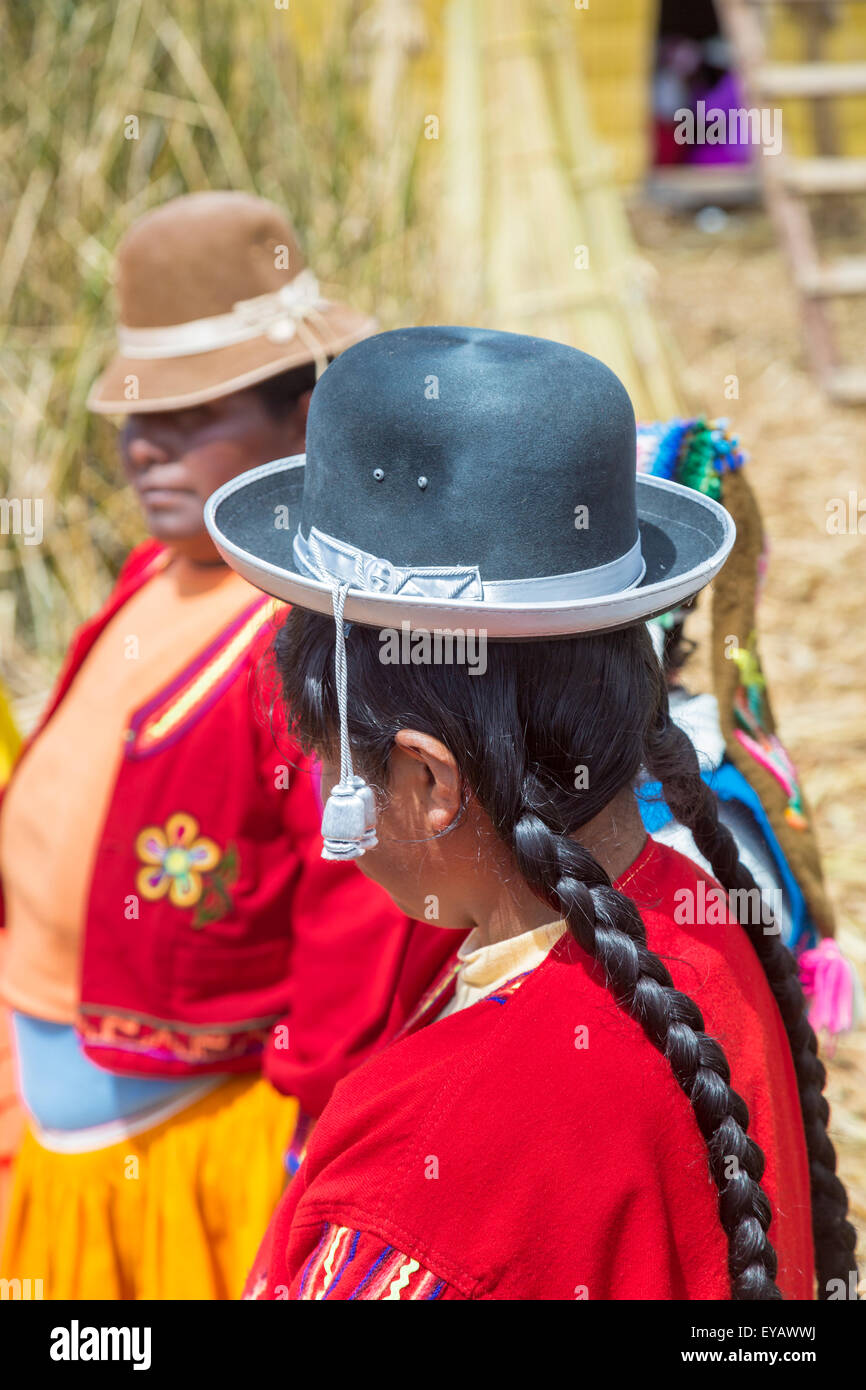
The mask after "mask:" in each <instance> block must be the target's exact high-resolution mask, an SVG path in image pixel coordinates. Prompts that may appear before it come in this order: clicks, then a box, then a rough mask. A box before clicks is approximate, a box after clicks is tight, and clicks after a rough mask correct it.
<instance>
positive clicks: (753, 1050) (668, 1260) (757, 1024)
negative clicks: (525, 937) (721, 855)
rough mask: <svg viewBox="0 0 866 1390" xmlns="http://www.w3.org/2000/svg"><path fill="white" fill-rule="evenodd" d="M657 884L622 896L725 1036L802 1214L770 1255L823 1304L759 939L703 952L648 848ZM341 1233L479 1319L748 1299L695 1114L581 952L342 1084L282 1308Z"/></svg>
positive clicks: (564, 951) (308, 1171) (772, 1188)
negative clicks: (439, 1284)
mask: <svg viewBox="0 0 866 1390" xmlns="http://www.w3.org/2000/svg"><path fill="white" fill-rule="evenodd" d="M639 864H640V870H639V872H638V873H637V874H636V875H635V878H634V880H633V881H632V882H631V883H626V884H624V885H623V886H624V891H627V892H630V893H631V894H632V895H633V896H634V897H635V900H636V901H639V905H640V906H641V910H642V912H643V914H644V916H645V920H646V922H647V930H648V935H649V937H650V943H651V945H652V946H653V948H654V949H655V950H656V951H657V952H659V953H660V954H662V955H664V956H665V957H666V959H667V960H668V964H669V966H670V968H671V970H672V973H673V974H674V977H675V981H676V983H677V984H678V985H679V987H680V988H684V989H687V990H688V992H689V993H690V994H691V995H692V997H694V998H696V999H697V1001H698V1003H699V1004H700V1006H701V1008H702V1009H703V1010H704V1014H705V1017H706V1019H707V1023H708V1028H710V1029H711V1030H712V1029H715V1031H716V1032H724V1033H725V1034H726V1035H727V1037H726V1041H725V1046H726V1049H727V1050H728V1056H729V1059H730V1060H731V1064H732V1069H733V1073H734V1085H735V1087H736V1088H737V1089H738V1090H739V1091H740V1092H741V1094H743V1095H744V1096H745V1098H746V1100H747V1102H748V1103H749V1104H750V1106H753V1107H754V1113H753V1123H752V1133H753V1135H754V1137H755V1138H756V1139H757V1141H758V1143H760V1144H761V1146H762V1148H763V1149H764V1152H765V1154H766V1155H767V1158H768V1174H767V1180H766V1183H765V1186H766V1188H767V1190H768V1193H769V1195H770V1198H771V1201H773V1202H774V1203H775V1202H776V1199H777V1197H780V1200H779V1201H778V1207H779V1210H780V1211H783V1212H784V1213H785V1217H784V1223H783V1224H784V1229H782V1226H780V1227H779V1230H778V1231H776V1230H775V1229H774V1231H773V1232H772V1233H771V1234H772V1235H773V1237H774V1239H775V1240H776V1244H777V1248H779V1249H780V1253H781V1254H782V1266H783V1272H782V1275H781V1276H780V1279H781V1282H782V1284H783V1288H784V1291H785V1292H786V1293H788V1294H789V1296H799V1297H809V1296H811V1240H810V1234H809V1205H808V1181H807V1176H806V1167H805V1149H804V1144H803V1138H802V1126H801V1124H800V1121H799V1114H798V1111H797V1100H796V1090H795V1087H794V1082H793V1070H792V1068H791V1064H790V1056H787V1066H786V1064H785V1063H786V1056H785V1054H786V1053H787V1042H786V1040H785V1038H784V1034H783V1033H781V1032H780V1029H781V1022H780V1020H779V1019H778V1014H777V1011H776V1007H775V1004H774V1002H773V1000H772V997H771V996H770V993H769V990H768V988H767V986H766V982H765V981H764V979H763V974H762V972H761V970H760V966H759V964H758V962H757V959H756V958H755V956H754V952H753V951H752V948H751V946H750V945H749V943H748V941H747V939H746V937H745V934H744V933H743V931H742V928H740V927H739V926H737V925H736V924H726V925H725V926H724V927H720V928H717V929H715V930H716V936H715V937H707V938H706V939H704V938H703V937H702V933H701V930H698V929H695V930H694V931H693V930H692V929H690V928H689V927H687V926H683V927H680V926H678V925H677V924H676V923H675V922H674V921H673V911H674V901H673V895H674V892H675V891H676V890H677V889H680V888H682V887H687V888H689V889H690V890H691V891H697V881H698V871H697V870H695V868H694V866H693V865H692V864H691V863H690V861H688V860H684V859H682V858H681V857H680V856H679V855H676V854H674V853H673V852H672V851H669V850H667V849H665V848H663V847H660V846H654V845H652V844H650V846H649V847H648V849H647V851H645V852H644V854H643V855H642V856H641V861H639ZM704 935H705V934H704ZM783 1049H784V1050H783ZM774 1087H778V1088H779V1089H780V1091H781V1096H780V1097H774V1096H773V1095H772V1091H773V1088H774ZM783 1156H784V1157H783ZM327 1223H330V1224H331V1225H333V1226H334V1227H335V1228H337V1229H353V1230H355V1231H362V1232H365V1233H369V1234H371V1235H373V1236H375V1237H377V1238H378V1239H379V1240H381V1241H382V1243H383V1248H387V1249H394V1250H396V1251H398V1252H401V1254H402V1255H403V1256H405V1257H406V1258H407V1259H409V1260H414V1261H417V1262H418V1265H419V1266H420V1268H421V1269H422V1270H425V1271H429V1272H430V1273H431V1274H432V1275H433V1276H435V1278H436V1279H437V1280H442V1281H445V1283H446V1284H447V1286H448V1288H449V1289H450V1290H452V1291H453V1292H454V1293H455V1294H456V1295H457V1296H459V1297H464V1298H496V1299H549V1298H557V1299H558V1298H562V1299H566V1298H567V1299H574V1298H579V1297H585V1298H593V1299H599V1298H601V1299H614V1298H615V1299H631V1298H640V1299H652V1298H661V1299H679V1298H685V1299H725V1298H728V1297H729V1282H728V1275H727V1242H726V1238H725V1235H724V1232H723V1230H722V1227H721V1223H720V1221H719V1217H718V1201H717V1193H716V1189H715V1185H714V1184H713V1182H712V1179H711V1177H710V1174H709V1168H708V1162H707V1150H706V1143H705V1141H704V1139H703V1137H702V1136H701V1134H700V1131H699V1129H698V1126H697V1123H696V1120H695V1117H694V1113H693V1111H692V1108H691V1105H690V1103H689V1101H688V1099H687V1097H686V1096H685V1095H684V1094H683V1092H682V1091H681V1090H680V1088H679V1087H678V1085H677V1083H676V1081H675V1079H674V1077H673V1073H672V1072H671V1069H670V1067H669V1065H668V1063H667V1061H666V1060H665V1059H664V1058H663V1057H662V1056H661V1055H660V1054H659V1053H658V1052H657V1051H656V1049H655V1048H654V1047H653V1046H652V1044H651V1043H650V1042H649V1041H648V1039H647V1038H646V1037H645V1035H644V1034H643V1032H642V1030H641V1029H640V1027H639V1026H638V1025H637V1024H636V1023H635V1022H634V1021H633V1020H632V1019H630V1018H629V1017H628V1016H627V1015H626V1014H625V1013H624V1012H623V1011H622V1010H621V1009H619V1008H618V1007H617V1005H616V1003H615V1001H614V1000H613V998H612V996H611V994H610V992H609V991H608V990H607V988H606V987H605V985H604V983H603V981H602V979H601V978H600V975H599V972H598V969H597V967H596V966H595V965H594V964H593V962H591V961H590V960H589V958H588V957H586V956H585V954H584V953H583V952H582V951H581V950H580V948H579V947H578V946H577V945H576V944H575V943H574V942H573V940H572V939H571V938H570V937H565V938H563V939H562V941H561V942H560V943H559V944H558V946H557V947H556V948H555V949H554V950H553V951H552V952H551V953H550V955H549V956H548V957H547V959H546V960H545V961H544V963H543V964H542V965H541V966H540V967H539V968H538V969H537V970H536V971H534V972H533V973H532V974H530V975H529V976H528V977H526V978H525V980H524V981H523V983H522V984H521V985H520V986H519V988H517V989H515V990H514V991H513V992H511V993H507V994H506V995H505V996H504V997H502V998H500V997H499V996H496V997H492V998H489V999H486V1000H482V1001H480V1002H478V1003H476V1004H475V1005H473V1006H472V1007H471V1008H469V1009H466V1010H464V1011H463V1012H461V1013H459V1014H455V1015H452V1016H449V1017H447V1018H445V1019H442V1020H441V1021H439V1022H437V1023H433V1024H430V1025H429V1026H428V1027H426V1028H424V1029H422V1030H421V1031H419V1032H418V1033H416V1034H414V1035H411V1036H409V1037H406V1038H404V1039H402V1040H400V1041H398V1042H396V1043H394V1044H392V1045H391V1046H390V1047H389V1048H388V1049H386V1051H385V1052H384V1053H382V1054H381V1055H379V1056H378V1057H375V1058H374V1059H373V1060H371V1061H370V1062H368V1063H367V1064H366V1065H365V1066H364V1067H362V1068H361V1069H360V1070H359V1071H358V1072H356V1073H355V1074H354V1075H352V1076H351V1077H349V1078H347V1080H345V1081H344V1082H342V1083H341V1084H340V1086H339V1087H338V1088H337V1090H336V1092H335V1094H334V1097H333V1099H332V1101H331V1103H330V1105H329V1106H328V1107H327V1109H326V1110H325V1113H324V1115H323V1116H322V1119H321V1121H320V1122H319V1126H318V1128H317V1130H316V1132H315V1134H314V1136H313V1139H312V1142H311V1144H310V1149H309V1153H308V1156H307V1160H306V1163H305V1165H304V1168H303V1169H302V1172H301V1174H300V1175H299V1180H297V1181H296V1183H295V1184H293V1188H292V1189H290V1191H289V1193H288V1194H287V1197H286V1200H285V1201H284V1204H283V1207H282V1209H281V1211H280V1212H279V1213H278V1217H277V1220H276V1222H275V1224H274V1227H273V1230H272V1238H271V1242H270V1246H269V1248H270V1250H271V1252H272V1254H271V1255H270V1257H269V1260H268V1264H269V1269H268V1283H269V1286H270V1288H271V1289H273V1288H275V1287H277V1286H282V1285H285V1286H291V1285H292V1283H293V1280H297V1279H298V1276H299V1272H300V1271H302V1270H303V1269H304V1268H305V1266H306V1265H307V1263H308V1262H309V1261H310V1259H312V1257H313V1255H314V1253H315V1251H316V1249H317V1246H318V1244H319V1242H320V1240H321V1239H322V1234H321V1233H322V1230H323V1225H324V1224H327Z"/></svg>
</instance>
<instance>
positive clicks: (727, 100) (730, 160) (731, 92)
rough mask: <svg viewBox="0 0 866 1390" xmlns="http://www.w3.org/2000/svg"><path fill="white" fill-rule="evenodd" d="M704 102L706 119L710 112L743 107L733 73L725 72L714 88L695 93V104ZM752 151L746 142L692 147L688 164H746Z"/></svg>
mask: <svg viewBox="0 0 866 1390" xmlns="http://www.w3.org/2000/svg"><path fill="white" fill-rule="evenodd" d="M698 101H705V102H706V111H707V118H708V119H709V114H710V112H711V111H731V110H734V111H736V110H737V109H739V108H741V107H742V106H743V92H742V89H741V87H740V83H739V81H738V79H737V74H736V73H735V72H726V73H725V75H724V77H722V78H721V79H720V80H719V81H718V82H717V83H716V85H715V86H714V87H710V88H709V90H708V91H706V92H696V93H695V103H697V102H698ZM751 157H752V150H751V147H750V145H749V144H748V142H747V141H740V140H738V141H735V142H734V143H733V144H726V145H694V146H693V147H692V150H691V157H690V159H689V163H690V164H748V162H749V160H750V159H751Z"/></svg>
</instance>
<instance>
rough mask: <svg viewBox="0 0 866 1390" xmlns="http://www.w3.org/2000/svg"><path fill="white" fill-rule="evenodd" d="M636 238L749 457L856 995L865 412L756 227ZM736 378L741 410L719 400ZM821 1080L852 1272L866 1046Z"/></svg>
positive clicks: (863, 1150)
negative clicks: (813, 351)
mask: <svg viewBox="0 0 866 1390" xmlns="http://www.w3.org/2000/svg"><path fill="white" fill-rule="evenodd" d="M634 225H635V230H636V231H637V233H638V236H639V238H640V240H641V243H642V246H643V248H644V251H645V253H646V255H647V257H648V259H649V260H650V261H651V262H652V264H653V266H654V267H655V270H656V272H657V282H656V294H657V306H658V309H659V312H660V314H661V316H662V319H663V321H664V323H665V324H666V327H667V329H668V331H669V333H670V335H671V339H672V340H673V345H674V348H675V351H676V352H677V353H678V355H679V356H680V358H681V359H682V380H683V384H684V386H685V387H686V389H687V391H688V393H689V397H690V400H691V402H692V404H693V405H694V406H695V407H696V409H698V410H706V411H707V412H709V413H710V414H713V415H722V416H727V417H728V418H729V419H730V421H731V424H732V427H733V428H734V430H735V431H736V432H737V433H738V434H739V436H740V439H741V441H742V442H743V443H744V445H745V446H746V448H747V450H748V453H749V455H750V462H749V464H748V467H749V470H750V476H751V478H752V482H753V486H754V487H755V489H756V491H757V493H758V496H759V498H760V501H761V505H762V508H763V512H764V519H765V524H766V528H767V531H768V533H769V536H770V543H771V549H770V567H769V573H768V576H767V583H766V589H765V592H764V597H763V600H762V604H761V608H760V610H759V622H760V637H761V652H762V658H763V663H764V667H765V669H766V671H767V674H768V678H769V683H770V691H771V694H772V699H773V703H774V708H775V712H776V717H777V720H778V722H779V726H780V730H781V733H782V737H783V738H784V740H785V742H786V744H787V746H788V748H789V750H790V752H791V754H792V756H793V758H794V761H795V763H796V765H797V767H798V769H799V771H800V773H801V776H802V780H803V782H804V785H805V788H806V792H807V795H808V796H809V798H810V800H811V803H812V806H813V808H814V810H815V812H816V815H817V819H818V829H819V834H820V841H821V846H822V850H823V855H824V863H825V872H826V874H827V877H828V880H829V883H830V888H831V892H832V897H833V901H834V904H835V906H836V910H837V914H838V923H839V939H840V942H841V944H842V947H843V949H844V950H845V951H846V953H847V954H848V955H849V957H851V958H853V959H854V960H855V961H856V962H857V963H858V966H859V969H860V974H861V978H863V980H864V982H866V894H864V855H863V836H864V813H866V697H864V690H866V630H864V629H866V621H864V620H866V407H864V408H861V409H851V408H845V407H841V406H834V405H831V404H830V403H829V402H828V401H827V400H826V398H825V397H824V396H823V395H822V393H821V391H820V390H819V389H818V387H817V385H816V384H815V382H814V380H813V379H812V377H811V376H810V375H809V373H808V371H807V369H806V365H805V360H804V353H803V346H802V344H803V338H802V334H801V331H800V324H799V321H798V317H797V308H796V301H795V299H794V296H793V293H792V291H791V287H790V282H789V277H788V273H787V269H786V265H785V261H784V258H783V257H782V255H781V254H780V252H779V249H778V247H777V245H776V243H775V241H774V239H773V236H772V233H771V230H770V226H769V223H768V221H767V219H766V218H765V217H764V216H763V215H762V214H760V213H750V214H745V213H743V214H739V215H737V216H733V217H732V218H731V219H730V220H729V222H728V223H727V225H726V227H725V228H724V229H723V230H722V231H721V232H719V233H718V234H715V235H708V234H706V233H704V232H702V231H700V230H699V228H698V227H697V226H695V224H694V223H693V222H692V221H691V220H690V219H686V218H683V217H674V216H672V215H670V214H666V213H661V212H655V211H648V210H647V209H646V208H642V209H641V211H640V216H639V217H635V218H634ZM851 230H852V231H853V230H854V229H851ZM849 254H850V252H849ZM861 323H863V320H862V319H861ZM841 329H842V341H843V344H844V347H845V349H846V351H847V353H848V355H849V360H851V361H858V360H859V361H862V359H863V356H864V346H866V325H864V328H863V329H861V331H860V332H859V334H858V331H857V325H856V320H854V319H853V318H852V319H851V321H849V322H847V323H843V324H842V325H841ZM731 376H735V377H736V378H737V388H738V390H739V398H738V399H726V397H725V388H726V381H727V379H728V378H729V377H731ZM851 492H854V493H855V494H856V495H857V498H858V499H859V500H860V501H861V502H862V506H863V518H862V521H861V523H860V525H861V528H862V532H863V534H857V533H855V534H842V535H839V534H834V533H832V532H830V531H828V528H827V523H828V519H829V517H830V515H831V511H830V510H828V508H832V504H833V500H834V499H844V500H845V501H846V503H847V501H848V497H849V493H851ZM856 524H857V523H856V519H855V520H854V522H853V526H854V527H856ZM829 1074H830V1080H829V1091H828V1093H829V1096H830V1101H831V1105H832V1110H833V1120H832V1125H833V1129H832V1132H833V1138H834V1140H835V1142H836V1147H837V1150H838V1153H839V1161H840V1169H841V1173H842V1176H843V1178H844V1180H845V1182H846V1184H847V1186H848V1190H849V1194H850V1197H851V1205H852V1210H853V1213H854V1218H855V1224H857V1225H858V1226H859V1228H860V1230H861V1232H862V1233H863V1234H861V1244H860V1250H861V1263H862V1259H863V1253H862V1252H863V1251H864V1249H866V1031H863V1030H861V1031H860V1032H859V1033H858V1034H856V1035H854V1036H853V1037H852V1038H850V1039H848V1040H846V1041H843V1042H842V1043H841V1044H840V1045H839V1046H838V1048H837V1049H836V1053H835V1056H834V1057H833V1058H832V1060H831V1061H830V1062H829Z"/></svg>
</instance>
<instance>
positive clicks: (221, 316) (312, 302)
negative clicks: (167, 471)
mask: <svg viewBox="0 0 866 1390" xmlns="http://www.w3.org/2000/svg"><path fill="white" fill-rule="evenodd" d="M115 278H116V286H117V294H118V299H119V319H120V322H119V324H118V351H117V353H116V355H115V356H114V358H113V359H112V361H111V362H110V363H109V365H108V367H107V368H106V370H105V371H104V372H103V374H102V376H101V377H100V378H99V380H98V381H97V382H96V384H95V385H94V387H93V389H92V391H91V393H90V396H89V398H88V402H87V404H88V406H89V408H90V409H91V410H95V411H98V412H99V413H100V414H103V415H126V414H128V413H130V412H135V413H138V412H146V411H157V410H180V409H182V408H183V407H185V406H192V405H201V404H202V403H203V402H205V401H211V400H215V399H217V397H219V396H226V395H228V394H229V393H230V392H232V391H241V390H243V389H244V387H247V386H253V385H255V383H256V382H259V381H265V380H266V379H267V378H268V377H272V376H276V375H277V374H278V373H280V372H284V371H288V370H289V369H290V368H291V367H300V366H303V365H304V364H305V363H308V362H316V363H318V364H319V365H320V366H321V367H323V366H324V365H325V362H326V361H327V359H328V358H329V357H335V356H337V355H338V354H339V353H341V352H342V351H343V349H344V348H347V347H350V346H351V344H352V343H356V342H358V341H359V340H360V339H361V338H366V337H368V336H369V334H371V333H374V332H375V331H376V321H375V319H372V318H370V317H368V316H367V315H366V314H361V313H359V312H357V310H355V309H350V308H348V307H347V306H346V305H344V304H338V303H335V302H333V301H330V300H326V299H323V298H322V297H321V295H320V292H319V287H318V284H317V281H316V278H315V276H314V275H313V273H312V271H311V270H309V269H308V268H307V266H306V264H305V262H304V257H303V255H302V254H301V251H300V248H299V246H298V243H297V240H296V238H295V233H294V230H293V228H292V226H291V223H289V222H288V220H287V219H286V218H285V216H284V215H283V214H282V213H281V212H280V210H279V208H276V207H275V206H274V205H273V204H272V203H268V202H265V201H264V200H263V199H262V198H254V197H252V196H251V195H250V194H247V193H229V192H212V193H191V194H188V195H186V196H185V197H182V198H175V199H173V200H172V201H171V202H169V203H166V204H165V205H164V206H163V207H160V208H156V209H155V210H154V211H152V212H149V213H146V214H145V215H144V217H141V218H140V219H139V220H138V221H137V222H136V223H135V224H134V225H133V226H132V227H131V228H130V230H129V231H128V232H127V234H126V236H125V237H124V238H123V240H122V241H121V243H120V247H119V248H118V252H117V262H116V272H115Z"/></svg>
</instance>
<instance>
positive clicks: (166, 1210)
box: [0, 1077, 298, 1299]
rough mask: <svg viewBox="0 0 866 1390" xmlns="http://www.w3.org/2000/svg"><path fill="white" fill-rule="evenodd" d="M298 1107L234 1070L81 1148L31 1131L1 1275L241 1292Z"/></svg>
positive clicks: (91, 1288) (146, 1289)
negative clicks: (140, 1122) (184, 1103)
mask: <svg viewBox="0 0 866 1390" xmlns="http://www.w3.org/2000/svg"><path fill="white" fill-rule="evenodd" d="M297 1114H298V1104H297V1101H296V1100H293V1099H289V1098H287V1097H286V1096H280V1095H278V1093H277V1092H276V1091H275V1090H274V1089H273V1087H272V1086H271V1085H270V1084H269V1083H268V1082H267V1081H264V1080H262V1079H261V1078H260V1077H252V1078H251V1077H238V1078H235V1079H233V1080H231V1081H227V1082H225V1083H224V1084H223V1085H221V1086H219V1087H217V1088H216V1089H215V1090H213V1091H211V1092H209V1093H208V1094H207V1095H206V1096H204V1097H202V1098H201V1099H200V1100H198V1101H195V1102H193V1104H191V1105H190V1106H189V1107H188V1108H187V1109H186V1110H182V1111H181V1112H180V1114H178V1115H174V1116H172V1117H171V1118H169V1119H167V1120H164V1121H163V1122H162V1123H161V1124H157V1125H154V1127H153V1128H152V1129H148V1130H145V1131H144V1132H143V1133H141V1134H136V1135H133V1136H132V1137H128V1138H125V1139H123V1140H122V1141H121V1142H120V1143H118V1144H112V1145H111V1146H110V1147H108V1148H105V1149H98V1150H96V1151H93V1152H90V1153H81V1154H77V1153H73V1154H68V1153H54V1152H51V1151H49V1150H48V1149H44V1148H43V1147H42V1146H41V1145H40V1144H39V1142H38V1141H37V1139H36V1138H35V1137H34V1135H33V1133H32V1132H30V1131H28V1132H27V1134H26V1135H25V1137H24V1142H23V1144H22V1147H21V1151H20V1153H19V1155H18V1158H17V1161H16V1164H15V1174H14V1183H13V1191H12V1197H11V1205H10V1210H9V1217H8V1225H7V1231H6V1240H5V1248H4V1251H3V1259H2V1265H0V1276H2V1277H4V1278H6V1279H20V1280H22V1281H24V1280H27V1279H29V1280H30V1281H31V1283H30V1287H31V1288H34V1287H38V1286H37V1285H36V1284H35V1281H36V1280H39V1279H41V1280H42V1285H41V1288H42V1296H43V1297H44V1298H47V1299H55V1298H73V1299H78V1298H82V1299H85V1298H94V1299H148V1298H156V1299H212V1298H213V1299H227V1298H239V1297H240V1294H241V1292H242V1290H243V1285H244V1280H245V1278H246V1275H247V1271H248V1269H249V1267H250V1265H251V1264H252V1262H253V1260H254V1258H255V1255H256V1251H257V1250H258V1246H259V1243H260V1241H261V1239H262V1236H263V1235H264V1232H265V1229H266V1227H267V1224H268V1222H269V1220H270V1217H271V1213H272V1211H273V1209H274V1207H275V1205H276V1203H277V1201H278V1199H279V1197H280V1193H281V1192H282V1190H283V1186H284V1184H285V1179H286V1173H285V1168H284V1166H283V1157H284V1154H285V1152H286V1149H287V1148H288V1145H289V1142H290V1140H291V1137H292V1134H293V1132H294V1128H295V1122H296V1119H297ZM25 1287H26V1286H25Z"/></svg>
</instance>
